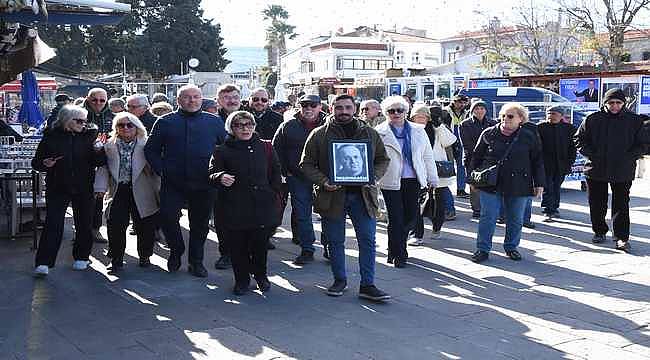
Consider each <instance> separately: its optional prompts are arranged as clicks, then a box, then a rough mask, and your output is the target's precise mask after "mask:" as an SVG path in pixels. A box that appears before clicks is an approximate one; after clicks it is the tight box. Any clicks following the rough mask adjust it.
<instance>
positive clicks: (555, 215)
mask: <svg viewBox="0 0 650 360" xmlns="http://www.w3.org/2000/svg"><path fill="white" fill-rule="evenodd" d="M551 217H553V218H554V219H561V218H562V217H561V216H560V212H559V211H557V210H555V211H553V213H552V214H551Z"/></svg>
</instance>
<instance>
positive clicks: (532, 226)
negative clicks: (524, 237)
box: [522, 221, 535, 229]
mask: <svg viewBox="0 0 650 360" xmlns="http://www.w3.org/2000/svg"><path fill="white" fill-rule="evenodd" d="M522 226H523V227H525V228H528V229H534V228H535V224H533V222H532V221H528V222H525V223H523V225H522Z"/></svg>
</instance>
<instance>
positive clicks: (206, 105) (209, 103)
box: [201, 98, 217, 111]
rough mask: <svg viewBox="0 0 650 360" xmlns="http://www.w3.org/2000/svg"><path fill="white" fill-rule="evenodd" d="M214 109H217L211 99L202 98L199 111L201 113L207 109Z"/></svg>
mask: <svg viewBox="0 0 650 360" xmlns="http://www.w3.org/2000/svg"><path fill="white" fill-rule="evenodd" d="M216 107H217V102H216V101H214V100H212V99H206V98H204V99H203V102H202V103H201V110H203V111H205V110H206V109H209V108H216Z"/></svg>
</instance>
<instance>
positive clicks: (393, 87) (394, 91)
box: [388, 84, 402, 95]
mask: <svg viewBox="0 0 650 360" xmlns="http://www.w3.org/2000/svg"><path fill="white" fill-rule="evenodd" d="M388 95H402V84H390V85H388Z"/></svg>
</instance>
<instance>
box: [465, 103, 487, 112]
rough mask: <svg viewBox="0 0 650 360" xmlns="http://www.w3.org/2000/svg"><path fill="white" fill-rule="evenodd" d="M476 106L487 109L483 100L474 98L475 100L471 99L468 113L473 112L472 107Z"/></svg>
mask: <svg viewBox="0 0 650 360" xmlns="http://www.w3.org/2000/svg"><path fill="white" fill-rule="evenodd" d="M477 106H481V107H483V109H485V110H487V103H486V102H485V101H483V100H476V101H472V105H470V107H469V113H470V114H471V113H473V112H474V108H475V107H477Z"/></svg>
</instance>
